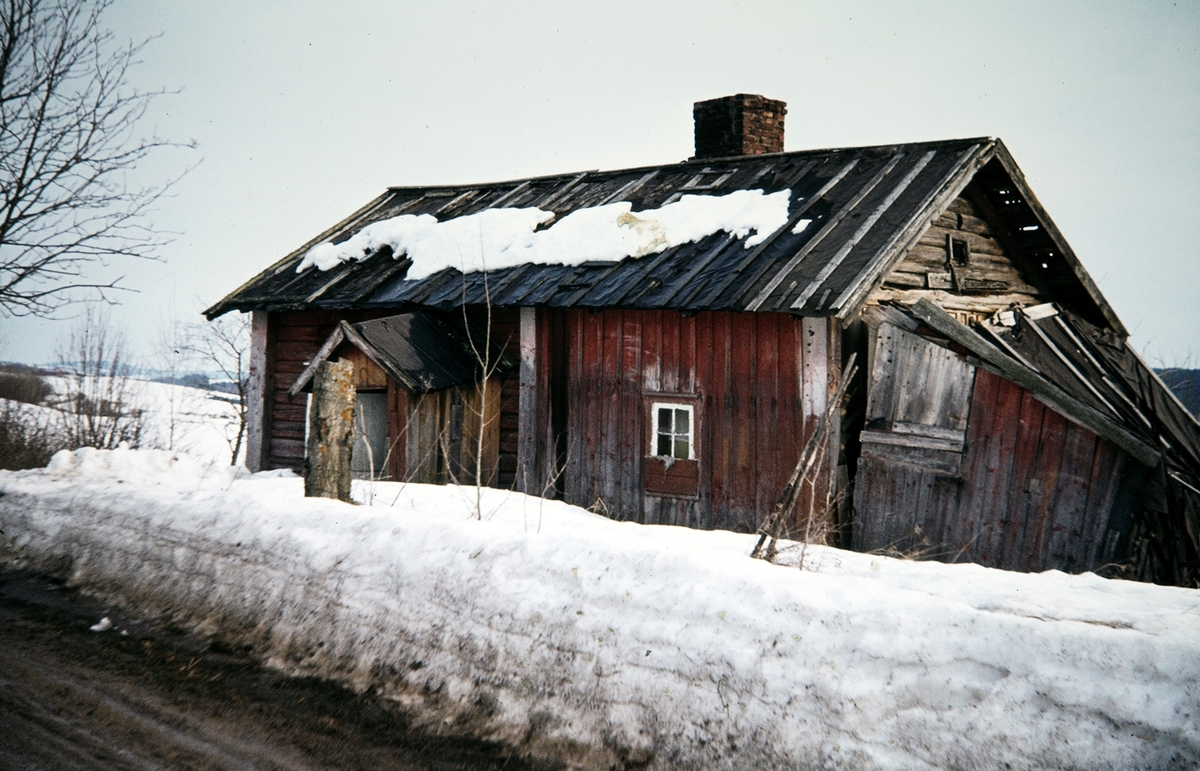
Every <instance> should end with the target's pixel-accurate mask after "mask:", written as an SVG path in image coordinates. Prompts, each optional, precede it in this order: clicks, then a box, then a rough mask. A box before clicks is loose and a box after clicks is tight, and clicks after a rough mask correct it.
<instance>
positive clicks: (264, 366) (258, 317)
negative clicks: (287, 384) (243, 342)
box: [246, 311, 272, 471]
mask: <svg viewBox="0 0 1200 771" xmlns="http://www.w3.org/2000/svg"><path fill="white" fill-rule="evenodd" d="M270 354H271V345H270V317H269V316H268V314H267V312H266V311H252V312H251V314H250V371H249V379H250V383H249V386H248V388H247V393H246V468H248V469H250V471H262V470H263V469H265V468H266V466H267V449H268V448H269V447H270V445H271V442H270V437H269V433H270V425H271V420H270V416H269V415H268V414H267V410H268V409H269V408H270V405H271V399H270V393H268V388H269V384H270V382H271V369H272V367H271V355H270Z"/></svg>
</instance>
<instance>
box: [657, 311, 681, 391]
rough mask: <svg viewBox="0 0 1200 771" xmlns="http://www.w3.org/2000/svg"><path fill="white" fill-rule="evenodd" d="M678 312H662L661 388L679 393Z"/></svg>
mask: <svg viewBox="0 0 1200 771" xmlns="http://www.w3.org/2000/svg"><path fill="white" fill-rule="evenodd" d="M679 320H680V319H679V312H678V311H663V313H662V373H661V375H660V377H661V384H662V390H663V391H664V392H666V393H679Z"/></svg>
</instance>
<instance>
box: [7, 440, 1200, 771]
mask: <svg viewBox="0 0 1200 771" xmlns="http://www.w3.org/2000/svg"><path fill="white" fill-rule="evenodd" d="M0 492H2V493H3V495H2V496H0V529H2V530H3V531H4V534H3V536H0V538H2V539H3V553H4V555H5V559H6V560H8V561H9V562H24V563H26V564H32V565H35V566H38V567H40V568H42V569H54V570H59V571H61V572H64V573H67V574H68V575H70V576H71V578H72V579H73V580H74V581H75V582H76V583H78V584H80V585H82V586H84V587H87V588H89V589H91V590H93V591H97V592H100V593H102V594H105V595H107V596H109V597H113V598H119V599H120V600H122V601H123V602H124V603H126V604H128V605H130V606H134V607H137V608H140V609H141V610H142V612H145V613H164V614H169V615H171V616H173V617H175V618H176V619H179V620H183V621H186V622H187V623H190V624H192V625H193V626H194V627H196V628H198V629H199V630H200V631H202V632H207V633H209V634H214V635H219V636H221V637H223V638H225V639H226V640H228V641H230V642H234V643H242V644H251V645H254V646H255V650H256V651H257V652H258V653H259V654H260V655H262V656H263V657H264V658H266V659H268V660H269V661H270V662H271V663H272V664H274V665H275V666H278V667H281V668H283V669H285V670H287V671H291V672H296V673H306V674H317V675H321V676H326V677H332V678H336V679H339V680H341V681H344V682H347V683H350V684H352V685H354V686H355V687H358V688H371V689H376V690H377V691H378V692H380V693H382V694H384V695H385V696H387V697H390V698H392V699H395V700H396V702H397V703H398V704H400V705H401V706H402V707H403V708H404V709H405V711H406V712H407V714H408V715H410V716H411V717H412V718H413V719H415V720H417V721H418V722H420V723H423V724H425V725H427V726H429V727H430V728H432V729H433V730H439V731H445V732H458V733H467V734H473V735H476V736H480V737H484V738H489V739H493V740H497V741H501V742H504V743H507V744H508V745H510V746H512V747H513V748H515V749H517V750H518V751H523V752H527V753H529V754H531V755H536V756H541V757H548V758H557V759H560V760H565V761H568V762H570V763H573V764H577V765H578V766H580V767H585V768H607V767H610V765H611V766H615V767H628V766H633V765H638V764H642V763H645V764H648V766H649V767H652V768H694V769H701V768H703V769H722V768H729V769H733V768H741V769H744V768H836V767H844V768H856V769H929V768H997V767H1006V768H1013V769H1033V768H1039V769H1040V768H1089V769H1106V768H1112V769H1118V768H1122V769H1123V768H1167V767H1194V766H1195V765H1196V764H1197V763H1198V762H1200V724H1198V723H1200V720H1198V717H1197V705H1198V704H1200V592H1197V591H1194V590H1187V589H1174V588H1164V587H1155V586H1149V585H1143V584H1136V583H1128V582H1120V581H1106V580H1103V579H1100V578H1097V577H1095V576H1090V575H1087V576H1067V575H1064V574H1061V573H1046V574H1042V575H1022V574H1016V573H1005V572H1002V571H995V570H988V569H985V568H981V567H977V566H971V565H955V566H950V565H941V564H936V563H917V562H906V561H898V560H891V559H887V558H883V557H873V556H869V555H859V554H853V553H847V552H840V551H837V550H833V549H821V548H813V547H810V548H809V549H808V550H807V551H806V552H804V553H803V561H804V567H803V569H797V564H798V563H799V561H800V559H801V552H800V550H799V548H793V549H791V550H789V551H786V552H785V554H784V557H785V559H786V560H790V561H791V563H792V565H791V566H787V565H770V564H767V563H764V562H762V561H756V560H750V559H749V558H748V557H747V556H746V555H747V553H748V552H749V550H750V548H751V546H752V539H751V537H749V536H743V535H736V534H731V533H724V532H699V531H692V530H685V529H680V528H670V527H647V526H640V525H635V524H630V523H618V522H612V521H609V520H607V519H604V518H602V517H599V516H595V515H592V514H589V513H587V512H585V511H582V510H580V509H577V508H573V507H570V506H567V505H565V504H561V503H555V502H548V501H541V500H539V499H536V498H528V497H525V496H522V495H519V494H513V493H506V492H502V491H495V490H483V491H482V494H481V506H480V511H481V513H482V515H483V516H482V519H476V518H474V517H473V516H472V515H473V513H474V511H475V502H476V497H475V494H476V491H475V490H474V489H471V488H455V487H432V486H424V485H407V486H401V485H395V484H376V485H373V486H361V487H358V488H356V492H357V494H358V495H360V496H362V497H363V498H364V499H369V502H370V503H371V504H372V505H370V506H351V505H346V504H341V503H337V502H335V501H327V500H305V499H304V498H303V497H302V482H301V480H299V479H298V478H296V477H293V476H291V475H289V474H287V473H280V472H268V473H265V474H257V475H254V476H249V475H246V474H245V472H244V471H242V472H239V471H237V470H234V469H229V468H223V469H214V468H206V467H204V466H202V465H200V464H197V463H194V462H191V461H188V460H187V459H185V458H180V457H176V456H172V455H170V454H168V453H163V452H148V451H143V452H133V451H113V452H96V451H84V450H81V451H77V452H75V453H63V454H60V455H59V456H57V457H56V458H55V460H54V462H53V463H52V464H51V465H50V467H48V468H47V469H45V470H39V471H28V472H0Z"/></svg>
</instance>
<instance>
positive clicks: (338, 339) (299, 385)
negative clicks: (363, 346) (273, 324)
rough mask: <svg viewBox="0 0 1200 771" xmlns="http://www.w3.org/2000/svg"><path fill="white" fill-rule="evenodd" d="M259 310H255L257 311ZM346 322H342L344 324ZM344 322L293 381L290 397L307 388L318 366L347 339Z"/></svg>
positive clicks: (289, 392)
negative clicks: (343, 330)
mask: <svg viewBox="0 0 1200 771" xmlns="http://www.w3.org/2000/svg"><path fill="white" fill-rule="evenodd" d="M257 312H258V311H255V313H257ZM344 323H345V322H342V324H344ZM342 324H338V326H337V328H336V329H334V330H333V332H332V333H330V335H329V337H327V338H326V339H325V344H324V345H322V346H321V350H319V351H317V353H316V355H314V356H313V357H312V359H310V360H309V362H308V366H307V367H305V368H304V371H303V372H301V373H300V377H298V378H296V382H295V383H292V387H291V388H289V389H288V398H289V399H295V398H296V397H297V396H298V395H299V394H300V392H301V391H303V390H304V389H305V387H306V386H307V385H308V383H309V381H310V380H312V379H313V377H314V376H316V374H317V368H318V367H320V366H321V362H323V361H325V360H326V359H328V358H329V357H330V356H332V355H333V351H334V349H336V348H337V347H338V346H339V345H341V344H342V341H343V340H344V339H345V337H346V336H345V334H344V333H343V332H342Z"/></svg>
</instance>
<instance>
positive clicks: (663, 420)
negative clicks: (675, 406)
mask: <svg viewBox="0 0 1200 771" xmlns="http://www.w3.org/2000/svg"><path fill="white" fill-rule="evenodd" d="M658 430H659V431H662V432H664V433H670V432H671V409H670V408H669V407H659V408H658Z"/></svg>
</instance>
